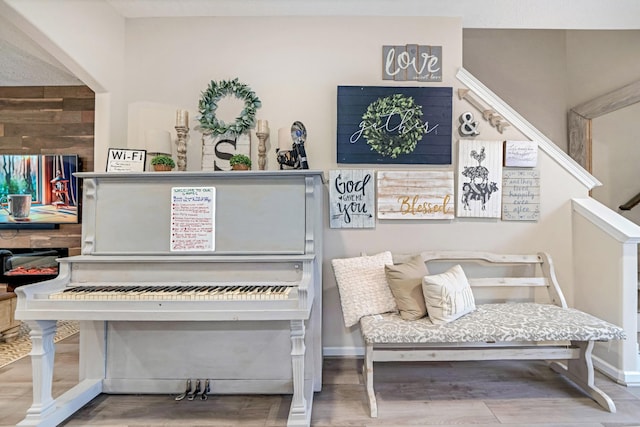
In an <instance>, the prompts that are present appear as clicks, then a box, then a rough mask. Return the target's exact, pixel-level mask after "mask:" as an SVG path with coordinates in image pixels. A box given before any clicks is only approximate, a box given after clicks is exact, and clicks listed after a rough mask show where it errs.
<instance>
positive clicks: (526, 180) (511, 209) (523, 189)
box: [502, 168, 540, 221]
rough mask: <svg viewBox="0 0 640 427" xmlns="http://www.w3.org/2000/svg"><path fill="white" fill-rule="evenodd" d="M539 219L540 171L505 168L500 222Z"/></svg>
mask: <svg viewBox="0 0 640 427" xmlns="http://www.w3.org/2000/svg"><path fill="white" fill-rule="evenodd" d="M538 219H540V171H539V170H538V169H522V168H505V169H504V170H503V171H502V220H503V221H538Z"/></svg>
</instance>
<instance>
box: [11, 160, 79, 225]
mask: <svg viewBox="0 0 640 427" xmlns="http://www.w3.org/2000/svg"><path fill="white" fill-rule="evenodd" d="M79 171H80V163H79V158H78V156H77V155H69V154H39V155H31V154H0V228H55V227H56V226H57V225H58V224H75V223H78V222H80V216H79V211H80V209H79V205H80V201H81V198H80V194H79V185H78V178H76V177H75V176H74V173H75V172H79Z"/></svg>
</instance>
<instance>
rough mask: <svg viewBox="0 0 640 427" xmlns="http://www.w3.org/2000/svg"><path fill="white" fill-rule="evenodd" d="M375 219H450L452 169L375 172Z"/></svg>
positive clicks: (452, 215)
mask: <svg viewBox="0 0 640 427" xmlns="http://www.w3.org/2000/svg"><path fill="white" fill-rule="evenodd" d="M377 178H378V185H377V191H378V218H379V219H452V218H453V217H454V207H453V199H454V195H453V194H454V193H453V188H454V186H453V171H451V170H442V171H440V170H431V171H378V176H377Z"/></svg>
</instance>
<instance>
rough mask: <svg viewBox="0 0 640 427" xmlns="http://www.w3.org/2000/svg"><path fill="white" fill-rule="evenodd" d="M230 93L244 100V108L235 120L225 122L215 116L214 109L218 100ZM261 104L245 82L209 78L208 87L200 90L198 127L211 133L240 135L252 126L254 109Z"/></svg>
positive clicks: (254, 115) (254, 114)
mask: <svg viewBox="0 0 640 427" xmlns="http://www.w3.org/2000/svg"><path fill="white" fill-rule="evenodd" d="M230 95H233V96H235V97H236V98H238V99H240V100H242V101H244V108H243V110H242V111H241V112H240V115H239V116H238V117H236V121H235V122H233V123H231V124H227V123H225V122H224V121H222V120H219V119H217V118H216V110H217V108H218V101H220V100H221V99H222V98H224V97H226V96H230ZM261 105H262V103H261V102H260V99H259V98H258V97H257V96H256V94H255V92H253V91H252V90H251V88H249V86H247V85H246V84H244V83H240V82H239V81H238V79H237V78H236V79H233V80H223V81H221V82H219V83H218V82H215V81H213V80H211V83H209V87H208V88H207V90H206V91H204V92H202V97H201V98H200V102H198V110H199V112H200V116H198V121H199V122H200V128H202V129H203V130H204V131H205V133H210V134H213V135H224V134H226V133H232V134H235V135H240V134H241V133H243V132H245V131H247V130H248V129H249V128H251V127H252V126H253V124H254V122H255V117H256V110H257V109H258V108H260V106H261Z"/></svg>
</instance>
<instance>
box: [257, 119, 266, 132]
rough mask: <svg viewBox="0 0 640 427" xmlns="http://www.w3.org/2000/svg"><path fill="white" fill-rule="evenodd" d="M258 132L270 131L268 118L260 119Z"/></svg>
mask: <svg viewBox="0 0 640 427" xmlns="http://www.w3.org/2000/svg"><path fill="white" fill-rule="evenodd" d="M257 132H265V133H268V132H269V122H268V121H266V120H258V130H257Z"/></svg>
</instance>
